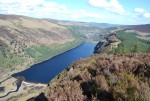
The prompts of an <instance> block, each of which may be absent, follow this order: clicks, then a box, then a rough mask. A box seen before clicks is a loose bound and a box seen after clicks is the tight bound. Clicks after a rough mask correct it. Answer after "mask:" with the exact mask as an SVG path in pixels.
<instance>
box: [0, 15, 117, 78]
mask: <svg viewBox="0 0 150 101" xmlns="http://www.w3.org/2000/svg"><path fill="white" fill-rule="evenodd" d="M109 26H115V25H109V24H97V23H85V22H71V21H61V20H53V19H37V18H31V17H27V16H20V15H3V14H0V75H3V74H4V73H8V72H10V71H11V72H10V73H9V74H8V75H11V73H12V72H18V71H21V70H24V69H25V68H27V67H30V66H31V65H33V64H35V63H37V62H41V61H43V60H46V59H48V58H50V57H53V56H55V55H58V54H60V53H62V52H64V51H66V50H69V49H71V48H73V47H75V46H77V45H79V44H80V43H82V42H83V41H84V40H95V39H96V40H98V39H99V34H101V33H102V34H105V33H106V31H105V30H103V29H104V28H108V27H109ZM2 73H3V74H2ZM6 75H7V74H6ZM4 76H5V75H4Z"/></svg>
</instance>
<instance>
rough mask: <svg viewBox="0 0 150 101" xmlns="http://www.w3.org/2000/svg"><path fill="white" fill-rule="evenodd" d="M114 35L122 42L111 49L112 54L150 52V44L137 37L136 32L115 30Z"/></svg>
mask: <svg viewBox="0 0 150 101" xmlns="http://www.w3.org/2000/svg"><path fill="white" fill-rule="evenodd" d="M116 36H117V38H118V39H119V40H121V41H122V42H121V44H119V46H118V48H114V49H113V50H112V53H114V54H122V53H132V52H133V53H135V52H136V53H138V52H150V44H147V41H146V40H143V39H139V38H137V34H136V33H131V32H126V30H121V31H118V32H117V34H116Z"/></svg>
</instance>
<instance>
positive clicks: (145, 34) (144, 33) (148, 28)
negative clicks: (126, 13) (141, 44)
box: [121, 24, 150, 40]
mask: <svg viewBox="0 0 150 101" xmlns="http://www.w3.org/2000/svg"><path fill="white" fill-rule="evenodd" d="M121 28H123V29H128V32H135V33H137V34H138V37H139V38H141V39H144V40H150V24H145V25H130V26H122V27H121Z"/></svg>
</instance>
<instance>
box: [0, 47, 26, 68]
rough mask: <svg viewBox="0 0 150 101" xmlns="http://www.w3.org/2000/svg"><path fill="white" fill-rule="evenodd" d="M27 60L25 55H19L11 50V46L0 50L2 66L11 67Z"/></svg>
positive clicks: (0, 65) (0, 63) (0, 64)
mask: <svg viewBox="0 0 150 101" xmlns="http://www.w3.org/2000/svg"><path fill="white" fill-rule="evenodd" d="M24 61H25V59H24V57H22V56H18V55H17V54H13V53H11V52H10V49H9V48H5V49H1V50H0V67H1V68H4V69H11V68H12V67H14V66H17V65H19V64H22V63H23V62H24Z"/></svg>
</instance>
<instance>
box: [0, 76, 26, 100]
mask: <svg viewBox="0 0 150 101" xmlns="http://www.w3.org/2000/svg"><path fill="white" fill-rule="evenodd" d="M24 80H25V78H24V77H18V78H17V80H16V81H15V82H14V83H15V84H16V90H13V91H10V92H8V93H7V94H5V95H3V96H0V98H4V97H6V96H8V95H9V94H11V93H14V92H17V91H18V90H19V88H20V86H21V84H22V82H23V81H24Z"/></svg>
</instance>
